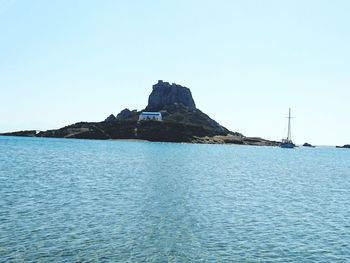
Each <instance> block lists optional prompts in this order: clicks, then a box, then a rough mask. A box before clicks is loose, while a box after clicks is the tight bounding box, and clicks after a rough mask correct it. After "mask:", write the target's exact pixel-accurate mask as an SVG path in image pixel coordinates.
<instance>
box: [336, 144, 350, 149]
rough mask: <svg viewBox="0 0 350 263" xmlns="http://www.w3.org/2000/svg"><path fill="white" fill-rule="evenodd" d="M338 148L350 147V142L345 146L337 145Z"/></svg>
mask: <svg viewBox="0 0 350 263" xmlns="http://www.w3.org/2000/svg"><path fill="white" fill-rule="evenodd" d="M336 147H337V148H348V149H349V148H350V144H345V145H343V146H336Z"/></svg>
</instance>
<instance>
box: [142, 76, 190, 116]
mask: <svg viewBox="0 0 350 263" xmlns="http://www.w3.org/2000/svg"><path fill="white" fill-rule="evenodd" d="M174 104H182V105H184V106H186V107H188V108H190V109H195V108H196V104H195V103H194V100H193V98H192V94H191V91H190V90H189V89H188V88H186V87H183V86H180V85H177V84H175V83H173V84H171V85H170V84H169V82H163V81H162V80H159V81H158V83H157V84H155V85H153V90H152V93H151V95H150V96H149V98H148V105H147V107H146V109H145V110H146V111H160V110H162V109H163V108H164V106H167V105H174Z"/></svg>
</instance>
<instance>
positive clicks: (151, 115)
mask: <svg viewBox="0 0 350 263" xmlns="http://www.w3.org/2000/svg"><path fill="white" fill-rule="evenodd" d="M146 120H155V121H162V114H161V113H160V112H142V113H141V114H140V116H139V121H146Z"/></svg>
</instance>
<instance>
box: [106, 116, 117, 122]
mask: <svg viewBox="0 0 350 263" xmlns="http://www.w3.org/2000/svg"><path fill="white" fill-rule="evenodd" d="M116 120H117V118H116V117H115V116H114V114H111V115H109V116H108V117H107V118H106V119H105V122H113V121H116Z"/></svg>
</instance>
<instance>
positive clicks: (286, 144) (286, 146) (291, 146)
mask: <svg viewBox="0 0 350 263" xmlns="http://www.w3.org/2000/svg"><path fill="white" fill-rule="evenodd" d="M280 147H281V148H286V149H292V148H294V147H295V144H294V143H281V145H280Z"/></svg>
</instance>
